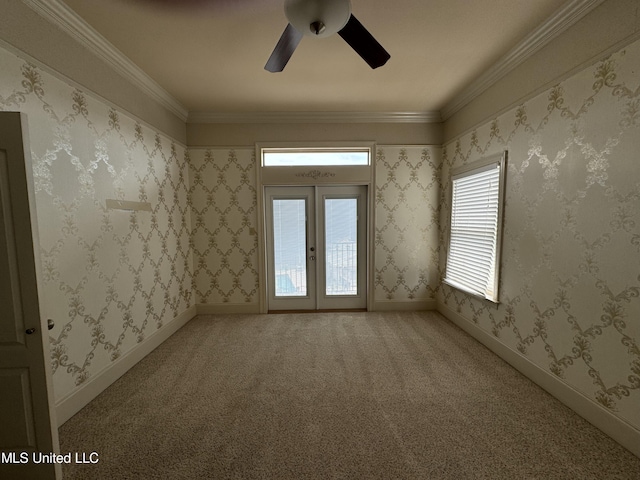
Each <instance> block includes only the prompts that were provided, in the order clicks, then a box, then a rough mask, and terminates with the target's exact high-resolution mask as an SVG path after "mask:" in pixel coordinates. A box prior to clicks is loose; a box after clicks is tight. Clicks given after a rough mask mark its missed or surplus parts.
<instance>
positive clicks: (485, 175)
mask: <svg viewBox="0 0 640 480" xmlns="http://www.w3.org/2000/svg"><path fill="white" fill-rule="evenodd" d="M506 159H507V152H506V151H505V152H504V153H503V154H499V155H494V156H492V157H488V158H486V159H484V160H480V161H478V162H475V163H473V164H471V165H468V166H465V167H463V168H461V169H458V170H455V171H454V172H453V176H452V178H451V183H452V185H451V187H452V188H451V189H452V198H451V227H450V228H451V230H450V234H449V252H448V256H447V268H446V273H445V280H444V281H445V282H446V283H447V284H449V285H451V286H453V287H455V288H458V289H460V290H463V291H465V292H467V293H471V294H472V295H477V296H480V297H482V298H485V299H487V300H490V301H492V302H494V303H497V302H498V279H499V264H500V243H501V236H502V235H501V231H502V210H503V206H502V204H503V197H504V175H505V166H506Z"/></svg>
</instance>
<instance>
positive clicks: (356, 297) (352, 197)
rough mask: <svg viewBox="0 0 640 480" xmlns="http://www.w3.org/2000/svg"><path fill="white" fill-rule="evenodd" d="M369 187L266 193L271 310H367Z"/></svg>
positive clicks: (280, 189) (269, 190)
mask: <svg viewBox="0 0 640 480" xmlns="http://www.w3.org/2000/svg"><path fill="white" fill-rule="evenodd" d="M366 196H367V190H366V187H364V186H339V187H298V186H295V187H267V188H266V189H265V206H266V215H265V216H266V239H267V242H266V243H267V296H268V309H269V310H271V311H273V310H329V309H361V308H366V306H367V296H366V292H367V288H366V286H367V285H366V272H367V249H366V245H367V239H366V237H367V220H366V219H367V215H366V204H367V201H366Z"/></svg>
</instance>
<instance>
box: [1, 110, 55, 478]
mask: <svg viewBox="0 0 640 480" xmlns="http://www.w3.org/2000/svg"><path fill="white" fill-rule="evenodd" d="M26 127H27V121H26V116H25V115H24V114H21V113H16V112H0V392H1V394H0V452H1V453H2V458H0V460H1V462H0V478H12V479H13V478H15V479H19V478H28V479H33V480H37V479H54V478H61V469H60V464H51V463H34V462H33V461H32V460H33V454H34V453H38V454H39V453H44V454H51V453H53V452H55V453H59V445H58V431H57V427H56V422H55V412H54V409H53V388H52V380H51V370H50V364H49V345H48V341H49V339H48V336H47V334H46V332H47V327H46V323H45V321H44V319H43V318H41V316H40V305H39V301H38V278H39V275H38V271H39V268H40V262H39V258H38V251H37V245H39V242H38V232H37V220H36V212H35V194H34V188H33V178H32V173H31V158H30V150H29V144H28V137H27V128H26ZM34 246H36V247H35V248H34ZM25 460H26V461H25ZM22 462H24V463H22Z"/></svg>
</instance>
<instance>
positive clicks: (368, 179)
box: [255, 141, 376, 313]
mask: <svg viewBox="0 0 640 480" xmlns="http://www.w3.org/2000/svg"><path fill="white" fill-rule="evenodd" d="M255 147H256V155H255V160H256V197H257V199H256V200H257V207H258V230H257V232H256V234H257V237H258V282H259V288H258V292H259V302H260V303H259V308H260V313H268V308H269V305H268V292H267V241H266V238H267V233H266V208H265V188H266V187H268V186H311V187H315V186H342V185H362V186H365V187H367V228H366V231H367V238H366V241H365V244H366V258H367V262H366V266H367V268H366V281H365V284H366V292H365V294H366V296H367V310H369V311H370V310H372V308H373V291H374V278H373V272H374V265H373V256H374V255H373V252H374V240H375V225H374V218H375V215H374V201H375V194H374V186H375V168H374V163H375V158H376V154H375V143H374V142H372V141H370V142H280V143H274V142H260V143H256V145H255ZM263 148H300V149H304V148H307V149H309V148H327V149H334V150H340V149H348V148H365V149H368V150H369V165H366V166H365V165H362V166H313V167H308V166H301V167H293V166H290V167H263V164H262V149H263Z"/></svg>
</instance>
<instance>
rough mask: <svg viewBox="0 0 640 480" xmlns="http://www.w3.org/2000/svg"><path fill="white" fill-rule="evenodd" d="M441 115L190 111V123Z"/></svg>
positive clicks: (432, 117)
mask: <svg viewBox="0 0 640 480" xmlns="http://www.w3.org/2000/svg"><path fill="white" fill-rule="evenodd" d="M441 121H442V119H441V117H440V112H247V113H218V112H189V118H188V119H187V123H440V122H441Z"/></svg>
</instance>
